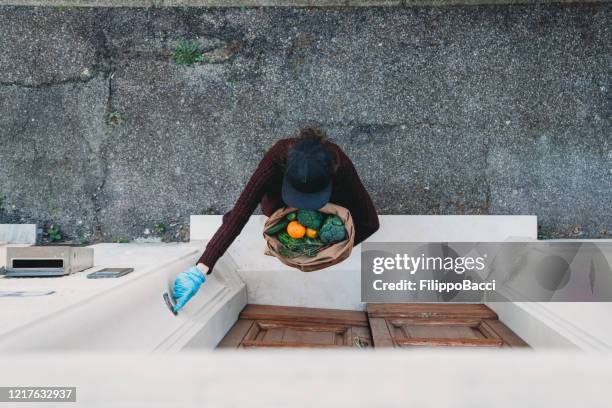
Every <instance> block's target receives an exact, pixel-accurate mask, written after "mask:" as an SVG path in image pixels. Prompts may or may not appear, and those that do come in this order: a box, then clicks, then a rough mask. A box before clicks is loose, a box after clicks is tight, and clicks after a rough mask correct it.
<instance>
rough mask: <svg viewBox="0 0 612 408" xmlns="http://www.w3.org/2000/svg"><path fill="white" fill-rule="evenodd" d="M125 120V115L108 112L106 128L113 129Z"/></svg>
mask: <svg viewBox="0 0 612 408" xmlns="http://www.w3.org/2000/svg"><path fill="white" fill-rule="evenodd" d="M126 120H127V115H126V114H124V113H119V112H114V111H113V112H110V113H109V114H108V126H109V127H111V128H115V127H117V126H119V125H122V124H123V123H125V121H126Z"/></svg>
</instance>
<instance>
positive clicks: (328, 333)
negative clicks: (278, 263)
mask: <svg viewBox="0 0 612 408" xmlns="http://www.w3.org/2000/svg"><path fill="white" fill-rule="evenodd" d="M525 346H527V344H526V343H525V342H524V341H523V340H522V339H521V338H520V337H518V336H517V335H516V334H514V333H513V332H512V331H511V330H510V329H509V328H508V327H506V326H505V325H504V324H503V323H502V322H500V321H499V320H498V319H497V315H496V314H495V312H493V311H492V310H491V309H489V308H488V307H487V306H485V305H480V304H472V305H469V304H384V305H382V304H369V305H368V306H367V313H364V312H357V311H347V310H335V309H309V308H300V307H284V306H265V305H247V306H246V307H245V309H244V310H243V311H242V313H241V314H240V318H239V319H238V321H237V322H236V324H235V325H234V327H233V328H232V329H231V330H230V331H229V332H228V334H227V335H226V336H225V338H224V339H223V340H222V341H221V342H220V343H219V345H218V347H219V348H255V347H281V348H340V347H354V348H367V347H375V348H383V347H397V348H414V347H497V348H499V347H525Z"/></svg>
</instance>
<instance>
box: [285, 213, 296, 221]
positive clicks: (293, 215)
mask: <svg viewBox="0 0 612 408" xmlns="http://www.w3.org/2000/svg"><path fill="white" fill-rule="evenodd" d="M285 218H286V219H288V220H289V221H293V220H295V219H297V212H295V211H294V212H292V213H289V214H287V215H285Z"/></svg>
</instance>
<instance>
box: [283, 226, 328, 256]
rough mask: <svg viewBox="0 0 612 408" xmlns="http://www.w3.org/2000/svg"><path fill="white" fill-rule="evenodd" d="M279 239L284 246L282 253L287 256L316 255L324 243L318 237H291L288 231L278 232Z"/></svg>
mask: <svg viewBox="0 0 612 408" xmlns="http://www.w3.org/2000/svg"><path fill="white" fill-rule="evenodd" d="M277 238H278V240H279V242H280V243H281V244H283V247H282V248H281V249H280V251H279V252H280V254H281V255H282V256H284V257H287V258H295V257H298V256H315V255H316V254H317V252H318V250H319V249H320V248H321V247H322V246H323V243H322V242H321V241H320V240H318V239H316V238H291V236H289V234H287V232H286V231H283V232H281V233H280V234H278V237H277Z"/></svg>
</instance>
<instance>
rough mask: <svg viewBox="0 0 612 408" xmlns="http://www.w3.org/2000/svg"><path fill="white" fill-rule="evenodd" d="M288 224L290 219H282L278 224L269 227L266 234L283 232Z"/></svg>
mask: <svg viewBox="0 0 612 408" xmlns="http://www.w3.org/2000/svg"><path fill="white" fill-rule="evenodd" d="M288 224H289V220H280V221H279V222H277V223H276V224H274V225H273V226H271V227H270V228H268V229H267V230H266V234H268V235H274V234H277V233H279V232H281V231H282V230H283V229H285V228H287V225H288Z"/></svg>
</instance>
